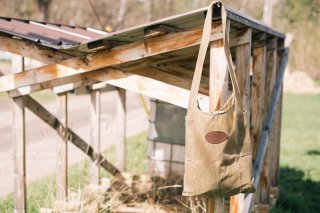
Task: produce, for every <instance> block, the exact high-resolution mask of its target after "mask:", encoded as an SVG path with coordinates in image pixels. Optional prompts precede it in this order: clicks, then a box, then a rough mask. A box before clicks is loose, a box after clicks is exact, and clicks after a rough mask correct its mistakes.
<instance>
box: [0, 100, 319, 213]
mask: <svg viewBox="0 0 320 213" xmlns="http://www.w3.org/2000/svg"><path fill="white" fill-rule="evenodd" d="M281 134H282V135H281V136H282V137H281V158H280V164H281V171H280V189H281V190H280V197H279V199H278V202H277V205H276V207H275V208H274V209H273V210H272V212H320V94H318V95H298V94H285V95H284V98H283V119H282V133H281ZM113 150H114V148H111V149H109V150H108V151H107V152H106V153H105V154H106V155H107V156H108V158H109V159H111V160H112V161H114V159H115V156H114V154H113V153H114V151H113ZM146 150H147V141H146V134H145V133H144V134H141V135H138V136H136V137H133V138H131V139H129V140H128V146H127V153H128V157H127V159H128V161H127V169H128V170H129V171H133V172H134V173H142V172H143V171H144V159H145V155H146ZM88 165H89V163H88V161H84V162H82V163H80V164H77V165H75V166H73V167H72V168H70V173H69V174H70V176H69V186H70V189H71V190H72V191H77V190H78V189H80V188H81V187H83V186H84V185H85V184H87V180H88V178H87V177H88ZM102 176H107V174H106V173H105V172H104V173H102ZM54 197H55V181H54V176H50V177H47V178H44V179H42V180H39V181H36V182H34V183H32V184H30V185H29V186H28V212H38V211H39V208H40V207H50V206H51V205H52V202H53V200H54ZM0 212H1V213H2V212H13V196H12V195H9V196H8V197H7V198H5V199H0Z"/></svg>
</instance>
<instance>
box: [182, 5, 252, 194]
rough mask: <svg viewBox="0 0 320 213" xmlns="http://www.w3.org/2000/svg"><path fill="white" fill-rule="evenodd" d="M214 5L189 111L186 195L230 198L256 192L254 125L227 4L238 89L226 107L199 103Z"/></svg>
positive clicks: (232, 73)
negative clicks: (251, 125) (240, 82)
mask: <svg viewBox="0 0 320 213" xmlns="http://www.w3.org/2000/svg"><path fill="white" fill-rule="evenodd" d="M213 4H214V3H212V4H211V5H210V6H209V7H208V12H207V16H206V19H205V23H204V28H203V33H202V39H201V44H200V50H199V54H198V59H197V63H196V68H195V72H194V77H193V81H192V86H191V91H190V99H189V106H188V112H187V116H186V151H185V175H184V191H183V195H184V196H194V195H200V194H207V195H209V196H221V197H224V196H231V195H235V194H238V193H248V192H254V187H253V185H252V154H251V153H252V149H251V142H250V135H249V129H248V128H249V127H248V126H247V115H246V112H245V111H244V110H243V104H242V98H241V95H240V91H239V86H238V83H237V78H236V74H235V68H234V66H233V62H232V58H231V53H230V49H229V29H226V26H227V25H226V21H227V17H226V11H225V8H224V6H223V5H222V6H221V16H222V27H223V33H224V39H223V42H224V50H225V56H226V58H227V62H228V71H229V74H230V79H231V83H232V88H233V92H232V95H231V96H230V97H229V99H228V100H227V102H226V103H225V104H224V105H223V106H222V108H221V109H220V110H219V111H214V112H213V113H205V112H202V111H201V110H200V109H199V106H198V102H197V95H198V91H199V86H200V80H201V75H202V70H203V64H204V60H205V56H206V52H207V49H208V46H209V38H210V33H211V26H212V5H213Z"/></svg>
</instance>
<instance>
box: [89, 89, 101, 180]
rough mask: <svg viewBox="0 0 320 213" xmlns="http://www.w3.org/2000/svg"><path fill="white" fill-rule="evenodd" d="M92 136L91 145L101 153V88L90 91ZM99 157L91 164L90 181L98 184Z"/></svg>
mask: <svg viewBox="0 0 320 213" xmlns="http://www.w3.org/2000/svg"><path fill="white" fill-rule="evenodd" d="M90 99H91V105H90V121H91V126H90V127H91V129H90V137H91V146H92V148H93V149H94V150H95V151H96V152H97V153H100V99H101V95H100V90H92V91H91V92H90ZM99 163H100V162H98V159H97V160H96V161H95V162H92V163H91V166H90V183H91V184H95V185H98V184H99V178H100V169H99Z"/></svg>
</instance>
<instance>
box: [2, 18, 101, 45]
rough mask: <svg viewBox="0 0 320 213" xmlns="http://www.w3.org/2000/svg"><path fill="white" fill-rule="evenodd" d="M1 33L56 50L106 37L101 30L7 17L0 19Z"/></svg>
mask: <svg viewBox="0 0 320 213" xmlns="http://www.w3.org/2000/svg"><path fill="white" fill-rule="evenodd" d="M0 32H3V33H6V34H9V35H14V36H17V37H21V38H24V39H27V40H31V41H36V42H38V43H40V44H42V45H45V46H50V47H53V48H55V49H59V48H70V47H73V46H77V45H79V44H81V43H85V42H89V41H92V40H96V39H98V38H100V37H102V36H104V35H106V32H104V31H99V30H86V28H81V27H71V26H65V25H58V24H51V23H45V22H37V21H29V20H23V19H13V18H5V17H0Z"/></svg>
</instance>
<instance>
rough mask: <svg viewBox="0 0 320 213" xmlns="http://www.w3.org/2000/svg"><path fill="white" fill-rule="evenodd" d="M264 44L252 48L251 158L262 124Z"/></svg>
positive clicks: (264, 66)
mask: <svg viewBox="0 0 320 213" xmlns="http://www.w3.org/2000/svg"><path fill="white" fill-rule="evenodd" d="M266 50H267V48H266V46H265V45H263V46H262V47H258V48H255V49H253V75H252V87H251V140H252V143H253V158H255V156H256V152H257V148H258V146H259V144H258V142H259V137H260V135H261V131H262V126H263V117H262V116H263V106H264V99H265V97H264V93H265V71H266Z"/></svg>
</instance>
